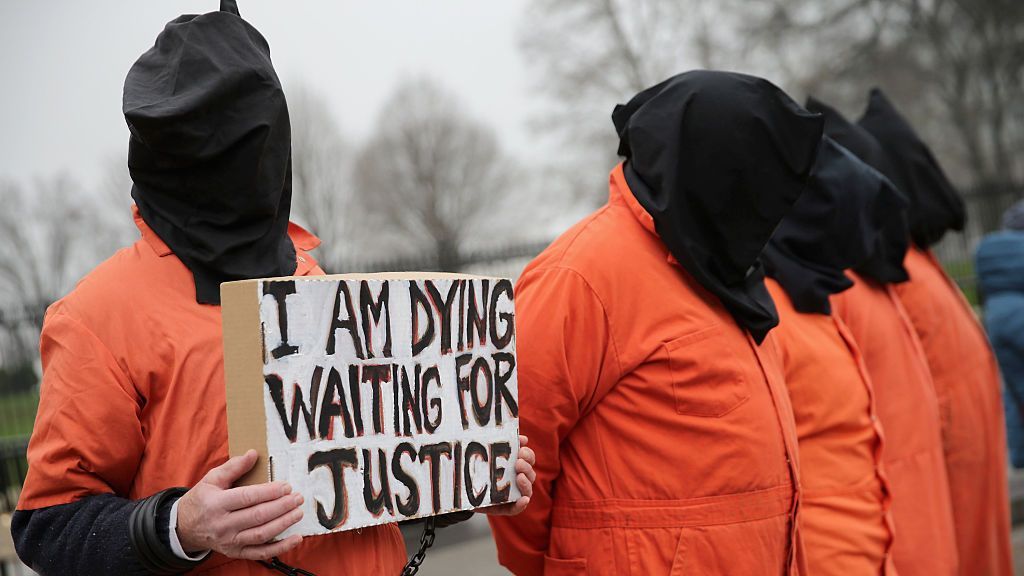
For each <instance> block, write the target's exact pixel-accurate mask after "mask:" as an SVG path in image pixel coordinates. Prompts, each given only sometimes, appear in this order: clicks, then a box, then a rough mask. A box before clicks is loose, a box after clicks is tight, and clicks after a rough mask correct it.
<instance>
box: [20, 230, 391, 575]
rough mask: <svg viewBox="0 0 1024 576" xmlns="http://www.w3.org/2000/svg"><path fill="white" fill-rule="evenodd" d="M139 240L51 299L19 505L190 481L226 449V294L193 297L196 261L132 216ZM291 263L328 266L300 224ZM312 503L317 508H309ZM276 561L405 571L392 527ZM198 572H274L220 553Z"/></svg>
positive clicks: (315, 544)
mask: <svg viewBox="0 0 1024 576" xmlns="http://www.w3.org/2000/svg"><path fill="white" fill-rule="evenodd" d="M135 222H136V225H138V227H139V230H140V231H141V233H142V238H141V239H139V240H138V241H137V242H135V244H134V245H132V246H131V247H129V248H125V249H123V250H120V251H118V252H117V254H115V255H114V256H113V257H111V258H110V259H109V260H107V261H106V262H104V263H103V264H100V266H99V267H97V268H96V269H95V270H93V271H92V272H91V273H89V275H88V276H86V277H85V278H84V279H83V280H82V281H81V282H80V283H79V285H78V286H77V287H76V288H75V289H74V291H72V292H71V293H70V294H68V295H67V296H65V297H64V298H62V299H61V300H59V301H58V302H56V303H55V304H53V305H52V306H51V307H50V308H49V310H48V311H47V315H46V321H45V323H44V326H43V333H42V341H41V344H40V346H41V355H42V361H43V382H42V388H41V395H40V400H39V412H38V414H37V416H36V423H35V429H34V432H33V434H32V439H31V441H30V443H29V448H28V461H29V471H28V476H27V478H26V479H25V486H24V490H23V491H22V493H21V499H20V501H19V502H18V509H19V510H33V509H37V508H43V507H48V506H55V505H58V504H66V503H69V502H73V501H75V500H78V499H80V498H84V497H87V496H90V495H94V494H110V493H113V494H117V495H119V496H121V497H125V498H131V499H138V498H143V497H146V496H150V495H152V494H154V493H156V492H158V491H160V490H163V489H164V488H169V487H172V486H192V485H194V484H195V483H196V482H198V481H199V479H201V478H202V477H203V475H205V474H206V472H207V471H208V470H210V469H211V468H213V467H215V466H217V465H219V464H222V463H223V462H224V461H226V460H227V459H228V436H227V418H226V415H225V394H224V393H225V388H224V357H223V353H222V339H221V328H220V323H221V317H220V307H219V306H204V305H200V304H197V303H196V300H195V287H194V284H193V280H192V273H191V272H189V270H188V268H186V267H185V265H184V264H182V263H181V261H180V260H178V258H177V257H174V256H173V254H172V252H171V250H170V249H169V248H168V247H167V245H166V244H164V242H162V241H161V240H160V238H159V237H157V236H156V234H154V233H153V231H152V230H151V229H150V228H149V227H148V226H147V225H146V224H145V222H143V221H142V219H141V218H140V217H139V216H138V215H137V214H136V217H135ZM289 233H290V235H291V237H292V240H293V243H294V244H295V248H296V254H297V258H298V269H297V270H296V272H295V274H296V275H307V274H323V271H322V270H321V269H320V268H319V266H317V264H316V262H315V261H314V260H313V258H312V257H311V256H310V255H309V254H307V253H306V250H311V249H313V248H314V247H316V246H317V245H318V244H319V240H318V239H316V238H315V237H314V236H312V235H311V234H309V233H308V232H306V231H305V230H302V229H301V228H299V227H298V226H295V225H294V224H293V225H292V226H291V228H290V229H289ZM307 513H309V512H308V511H307ZM281 559H282V560H283V561H284V562H286V563H288V564H291V565H293V566H298V567H300V568H304V569H306V570H310V571H312V572H314V573H317V574H340V573H344V574H389V575H391V574H398V573H399V572H400V571H401V569H402V566H403V564H404V563H405V547H404V544H403V541H402V535H401V533H400V532H399V531H398V528H397V527H396V526H395V525H393V524H390V525H384V526H380V527H375V528H364V529H362V530H361V531H360V532H355V531H351V532H340V533H335V534H331V535H328V536H317V537H311V538H307V539H305V540H304V541H303V542H302V544H301V545H300V546H299V547H298V548H296V549H294V550H292V551H290V552H288V553H287V554H284V555H283V556H282V557H281ZM195 572H197V573H207V574H211V575H247V574H252V575H254V576H255V575H260V576H263V575H266V574H267V569H266V568H264V567H262V566H260V565H258V564H256V563H255V562H247V561H242V560H231V559H228V558H226V557H224V556H220V555H217V554H213V555H212V556H211V557H210V558H208V559H207V560H206V562H204V563H203V564H201V565H200V566H199V567H198V568H197V569H196V570H195Z"/></svg>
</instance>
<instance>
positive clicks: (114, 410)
mask: <svg viewBox="0 0 1024 576" xmlns="http://www.w3.org/2000/svg"><path fill="white" fill-rule="evenodd" d="M55 308H56V306H55ZM40 355H41V358H42V366H43V380H42V384H41V388H40V397H39V410H38V412H37V414H36V421H35V425H34V427H33V432H32V438H31V439H30V441H29V447H28V464H29V470H28V474H27V476H26V478H25V485H24V488H23V489H22V493H21V497H20V500H19V502H18V510H17V511H16V513H15V515H14V518H13V519H12V529H11V532H12V535H13V537H14V540H15V542H16V548H17V551H18V554H19V556H20V557H21V559H22V560H23V561H24V562H25V563H26V564H28V565H29V566H31V567H32V568H33V569H34V570H36V571H37V572H39V573H41V574H65V573H74V574H94V573H95V574H142V573H151V572H153V571H154V570H153V569H154V568H159V567H160V566H155V565H154V563H153V561H152V559H153V558H154V555H153V554H154V552H153V550H154V549H155V548H161V547H160V546H159V544H163V545H166V552H167V553H171V554H172V552H170V538H169V514H170V508H171V506H172V505H173V502H174V500H175V499H174V498H172V497H164V498H161V499H160V500H159V501H153V504H156V505H155V506H149V507H147V508H146V509H145V510H146V511H147V513H148V514H150V515H151V516H153V518H154V519H155V523H154V522H149V523H148V525H149V526H150V527H151V531H152V532H153V534H154V537H155V538H157V539H159V540H158V542H159V544H157V545H156V546H151V547H149V549H148V550H147V552H148V554H140V550H139V546H138V545H137V540H138V536H139V534H140V533H141V532H139V531H138V530H136V531H135V533H134V534H133V532H132V530H131V529H130V523H131V522H130V521H131V520H132V518H133V512H136V509H137V508H140V507H141V505H142V504H143V503H145V502H146V501H147V500H148V499H143V500H135V501H133V500H131V499H130V490H131V487H132V483H133V479H134V477H135V474H136V471H137V469H138V465H139V461H140V459H141V457H142V453H143V450H144V447H145V439H144V436H143V430H142V424H141V422H140V413H141V410H142V407H143V405H144V402H145V400H144V399H143V398H142V397H141V396H140V395H139V394H138V393H137V392H136V390H135V387H134V385H133V384H132V383H131V381H130V379H129V378H128V376H127V374H126V372H125V370H124V369H123V368H122V366H121V365H120V364H118V362H117V360H116V359H115V358H114V356H113V354H111V352H110V351H109V350H108V349H107V347H106V346H105V345H104V344H103V343H102V342H101V341H100V340H99V338H97V337H96V335H95V334H94V333H93V332H92V331H91V330H89V328H88V327H87V326H85V325H84V324H83V323H82V322H80V321H79V320H77V319H75V318H74V317H73V316H70V315H68V314H66V313H64V312H63V311H61V310H54V309H51V310H50V311H49V312H48V313H47V317H46V320H45V322H44V323H43V331H42V335H41V338H40ZM156 496H159V494H158V495H155V496H154V497H156ZM136 518H142V516H138V515H136ZM161 520H162V521H163V523H162V524H161ZM161 551H162V550H161ZM158 557H163V556H162V555H161V554H158ZM185 566H186V565H184V564H182V565H180V566H177V565H176V566H175V567H176V568H181V569H184V567H185Z"/></svg>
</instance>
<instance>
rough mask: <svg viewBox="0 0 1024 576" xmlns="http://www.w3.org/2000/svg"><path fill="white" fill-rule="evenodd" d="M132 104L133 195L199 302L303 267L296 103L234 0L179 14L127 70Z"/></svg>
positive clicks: (127, 97)
mask: <svg viewBox="0 0 1024 576" xmlns="http://www.w3.org/2000/svg"><path fill="white" fill-rule="evenodd" d="M123 109H124V116H125V120H126V121H127V123H128V128H129V130H130V131H131V137H130V139H129V142H128V168H129V171H130V173H131V177H132V181H133V182H134V186H133V187H132V197H133V198H134V199H135V204H136V205H137V206H138V209H139V213H140V215H141V216H142V219H143V220H144V221H145V222H146V224H148V225H149V227H150V228H152V229H153V231H154V232H156V234H157V236H159V237H160V239H161V240H163V241H164V242H165V243H167V245H168V246H170V248H171V250H173V251H174V254H175V255H176V256H177V257H178V258H179V259H181V261H182V262H183V263H184V264H185V266H187V267H188V268H189V270H190V271H191V272H192V276H193V278H194V280H195V285H196V301H197V302H199V303H202V304H219V303H220V283H221V282H227V281H230V280H241V279H247V278H259V277H267V276H287V275H290V274H292V273H293V272H294V271H295V267H296V262H295V248H294V246H293V245H292V242H291V239H290V238H289V237H288V216H289V211H290V207H291V126H290V124H289V119H288V107H287V104H286V102H285V97H284V92H283V91H282V89H281V83H280V81H279V80H278V78H277V74H276V73H275V71H274V66H273V64H272V63H271V61H270V48H269V46H268V45H267V41H266V40H265V39H264V38H263V36H262V35H260V33H259V32H258V31H257V30H256V29H255V28H253V27H252V26H251V25H250V24H249V23H247V22H246V21H244V20H242V18H241V17H240V16H239V15H238V11H237V8H235V7H234V2H224V3H222V11H220V12H211V13H209V14H203V15H198V16H197V15H185V16H180V17H178V18H177V19H175V20H173V21H171V22H170V23H168V24H167V26H166V27H165V28H164V30H163V32H161V33H160V35H159V36H158V37H157V39H156V44H155V45H154V46H153V47H152V48H151V49H149V51H147V52H146V53H145V54H143V55H142V56H141V57H139V59H138V60H137V61H136V62H135V64H134V65H133V66H132V68H131V70H130V71H129V72H128V76H127V78H126V79H125V84H124V101H123Z"/></svg>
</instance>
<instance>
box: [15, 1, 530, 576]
mask: <svg viewBox="0 0 1024 576" xmlns="http://www.w3.org/2000/svg"><path fill="white" fill-rule="evenodd" d="M232 4H233V3H230V2H229V3H226V5H223V6H222V11H221V12H214V13H210V14H204V15H200V16H182V17H180V18H178V19H177V20H175V21H173V22H171V23H170V24H168V25H167V28H166V29H165V30H164V32H163V33H162V34H161V35H160V36H159V37H158V38H157V42H156V45H155V46H154V47H153V48H152V49H151V50H150V51H148V52H147V53H146V54H144V55H143V56H142V57H141V58H140V59H139V60H138V62H136V64H135V65H134V66H133V67H132V69H131V71H130V72H129V74H128V77H127V79H126V81H125V94H124V111H125V117H126V119H127V121H128V125H129V128H130V130H131V139H130V142H129V162H128V164H129V169H130V171H131V175H132V179H133V181H134V183H135V185H134V187H133V189H132V196H133V197H134V199H135V203H136V207H137V210H136V213H135V222H136V225H137V226H138V228H139V231H140V233H141V236H142V237H141V239H140V240H139V241H137V242H136V243H135V244H134V245H132V246H131V247H129V248H126V249H123V250H120V251H119V252H117V254H115V255H114V256H113V257H112V258H110V259H109V260H107V261H106V262H104V263H103V264H101V265H100V266H99V267H97V268H96V269H95V270H93V271H92V272H91V273H90V274H89V275H88V276H86V277H85V278H84V279H83V280H82V281H81V282H80V283H79V285H78V286H77V287H76V288H75V289H74V290H73V291H72V292H71V293H70V294H68V295H67V296H65V297H64V298H62V299H61V300H59V301H58V302H56V303H55V304H53V305H52V306H51V307H50V308H49V310H48V311H47V315H46V320H45V323H44V326H43V333H42V342H41V355H42V364H43V382H42V387H41V396H40V403H39V413H38V415H37V418H36V423H35V428H34V432H33V435H32V439H31V441H30V444H29V449H28V461H29V471H28V477H27V478H26V480H25V486H24V490H23V491H22V493H21V499H20V501H19V503H18V510H17V511H16V512H15V514H14V517H13V524H12V534H13V536H14V539H15V543H16V546H17V550H18V554H19V555H20V556H21V558H22V559H23V560H24V561H25V563H26V564H28V565H29V566H30V567H32V569H34V570H35V571H36V572H39V573H40V574H43V575H48V574H149V573H179V572H182V571H185V570H189V569H194V570H195V571H196V572H204V573H208V574H230V575H244V574H252V575H257V574H268V573H271V572H273V571H274V569H275V568H272V567H271V566H270V565H269V564H264V565H261V564H259V563H257V562H256V561H255V560H262V559H268V558H270V557H272V556H280V560H277V561H276V562H278V564H277V566H278V567H277V568H276V569H277V570H278V571H283V572H286V573H289V574H291V573H293V572H288V570H289V569H288V568H285V567H284V565H282V564H280V562H283V563H284V564H288V565H296V566H299V567H301V568H303V569H307V570H311V571H312V572H314V573H317V574H382V575H383V574H386V575H395V574H398V573H399V572H400V571H401V569H402V566H403V564H404V561H405V548H404V545H403V542H402V536H401V533H400V532H399V530H398V528H397V527H396V526H395V525H393V524H388V525H383V526H375V527H369V528H363V529H361V530H357V531H348V532H339V533H334V534H330V535H326V536H319V537H314V538H309V539H306V540H303V539H302V538H301V537H299V536H292V537H290V538H287V539H285V540H282V541H280V542H276V543H275V542H272V541H271V539H272V538H273V537H275V536H276V535H277V534H279V533H280V532H281V531H282V530H284V529H285V528H287V527H288V526H290V525H291V524H293V523H294V522H296V521H298V519H299V518H301V515H302V513H303V510H304V509H309V504H310V503H305V504H306V506H303V504H304V503H303V502H302V499H301V497H300V496H298V495H295V494H291V493H289V488H288V487H287V486H285V485H284V484H282V483H280V482H272V483H268V484H260V485H255V486H246V487H239V488H232V484H233V483H234V481H235V480H236V479H238V478H239V477H240V476H241V475H242V474H244V473H245V472H247V471H248V470H249V469H250V468H252V466H253V465H254V464H255V462H256V453H255V451H250V452H249V453H248V454H246V455H244V456H237V457H235V458H232V459H230V460H228V446H227V422H226V415H225V385H224V363H223V353H222V340H221V313H220V306H219V303H220V293H219V286H220V283H221V282H222V281H229V280H237V279H243V278H256V277H268V276H286V275H292V274H294V275H296V276H305V275H314V274H323V271H322V270H321V269H320V268H319V267H318V266H317V263H316V262H315V261H314V260H313V258H312V257H311V256H310V255H309V254H308V251H309V250H311V249H313V248H314V247H316V246H317V245H318V244H319V240H317V239H316V238H315V237H313V236H312V235H310V234H309V233H308V232H306V231H305V230H302V229H301V228H299V227H298V226H295V225H294V224H290V223H289V221H288V215H289V208H290V202H291V146H290V143H291V136H290V126H289V121H288V110H287V105H286V103H285V99H284V94H283V92H282V90H281V85H280V83H279V82H278V79H277V75H276V74H275V72H274V69H273V66H272V64H271V62H270V57H269V49H268V47H267V43H266V41H265V40H264V39H263V37H262V36H261V35H260V34H259V32H258V31H256V29H255V28H253V27H252V26H251V25H249V24H248V23H246V22H245V21H244V20H242V19H241V18H240V17H239V16H238V12H237V8H235V7H234V6H233V5H232ZM519 456H520V458H519V459H518V460H517V463H516V469H517V470H518V471H519V472H520V474H518V475H517V484H518V485H519V487H520V489H521V490H522V489H524V488H525V491H524V494H526V495H528V494H529V493H530V491H531V490H530V482H529V480H528V478H529V477H531V476H532V474H533V472H532V468H531V467H530V465H529V461H530V460H531V459H532V454H531V453H530V451H529V449H528V448H526V449H523V450H521V451H520V454H519ZM175 487H182V488H175ZM185 487H190V488H185ZM527 501H528V498H522V499H520V500H519V501H518V502H516V503H513V504H512V505H511V507H506V508H504V509H503V510H501V511H500V512H504V513H514V512H517V511H519V510H521V509H522V508H523V507H524V506H525V504H526V502H527ZM208 550H212V552H213V553H212V554H210V553H207V552H205V551H208ZM294 573H296V574H298V572H294Z"/></svg>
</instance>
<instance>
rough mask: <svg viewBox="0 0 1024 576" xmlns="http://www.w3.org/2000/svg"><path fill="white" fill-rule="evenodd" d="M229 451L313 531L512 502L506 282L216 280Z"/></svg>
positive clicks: (513, 391)
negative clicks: (295, 505) (297, 504)
mask: <svg viewBox="0 0 1024 576" xmlns="http://www.w3.org/2000/svg"><path fill="white" fill-rule="evenodd" d="M221 300H222V313H223V323H224V325H223V329H224V360H225V376H226V379H227V410H228V438H229V449H230V452H231V455H232V456H234V455H238V454H243V453H244V452H245V451H246V450H249V449H253V448H255V449H256V450H257V451H259V453H260V461H259V462H258V463H257V464H256V469H254V470H253V472H252V473H250V474H249V475H247V476H246V477H245V478H244V479H243V483H246V484H252V483H258V482H266V481H270V480H281V481H287V482H289V483H291V485H292V487H293V489H294V490H295V491H297V492H299V493H301V494H303V496H305V503H304V504H303V509H304V512H305V514H304V516H303V519H302V520H301V521H300V522H299V523H298V524H296V525H295V526H293V527H292V528H290V529H288V530H287V531H286V532H284V533H283V534H281V535H280V536H279V538H285V537H287V536H289V535H291V534H302V535H309V534H323V533H327V532H332V531H338V530H350V529H354V528H361V527H363V526H372V525H375V524H383V523H386V522H394V521H397V520H404V519H408V518H417V517H421V516H431V515H435V514H442V513H445V512H452V511H455V510H467V509H472V508H478V507H483V506H491V505H495V504H503V503H506V502H513V501H515V500H516V499H518V498H519V491H518V489H517V487H516V485H515V470H514V465H515V458H516V454H517V453H518V452H519V405H518V386H517V379H516V354H515V310H514V306H513V295H512V283H511V281H509V280H507V279H502V278H483V277H475V276H465V275H456V274H429V275H428V274H372V275H335V276H320V277H302V278H299V277H294V278H272V279H264V280H246V281H242V282H229V283H225V284H223V285H222V286H221Z"/></svg>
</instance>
